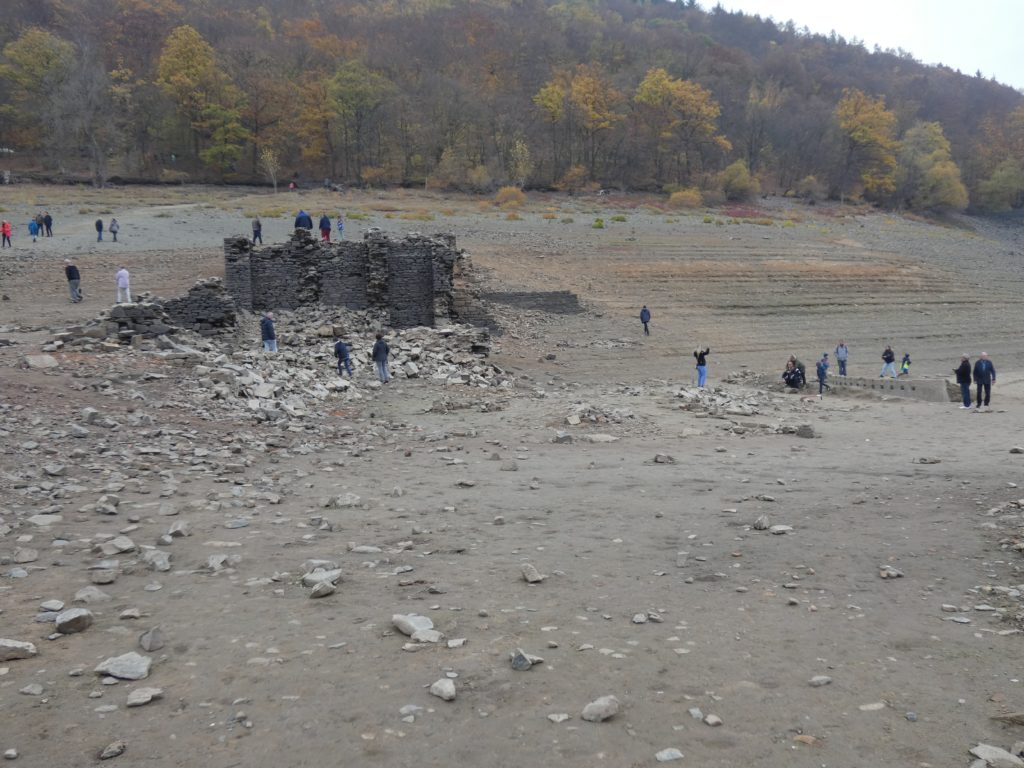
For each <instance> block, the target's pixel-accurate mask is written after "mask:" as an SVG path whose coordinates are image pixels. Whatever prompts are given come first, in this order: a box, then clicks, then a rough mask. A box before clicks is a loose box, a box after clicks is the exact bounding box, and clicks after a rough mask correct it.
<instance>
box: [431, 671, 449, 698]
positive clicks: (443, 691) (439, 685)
mask: <svg viewBox="0 0 1024 768" xmlns="http://www.w3.org/2000/svg"><path fill="white" fill-rule="evenodd" d="M430 692H431V693H432V694H433V695H434V696H437V698H439V699H444V700H445V701H454V699H455V682H454V681H452V680H449V679H448V678H447V677H442V678H441V679H440V680H438V681H437V682H435V683H434V684H433V685H431V686H430Z"/></svg>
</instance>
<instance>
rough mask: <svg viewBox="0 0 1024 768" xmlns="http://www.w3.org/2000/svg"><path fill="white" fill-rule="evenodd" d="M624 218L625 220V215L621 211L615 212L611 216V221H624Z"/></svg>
mask: <svg viewBox="0 0 1024 768" xmlns="http://www.w3.org/2000/svg"><path fill="white" fill-rule="evenodd" d="M625 220H626V217H625V216H623V215H622V214H621V213H617V214H615V215H614V216H612V221H625Z"/></svg>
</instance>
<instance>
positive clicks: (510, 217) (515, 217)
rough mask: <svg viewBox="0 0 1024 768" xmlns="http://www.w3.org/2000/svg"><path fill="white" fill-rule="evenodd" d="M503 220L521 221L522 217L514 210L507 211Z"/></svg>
mask: <svg viewBox="0 0 1024 768" xmlns="http://www.w3.org/2000/svg"><path fill="white" fill-rule="evenodd" d="M505 220H506V221H522V220H523V217H522V216H520V215H519V214H518V213H516V212H515V211H509V212H508V213H507V214H505Z"/></svg>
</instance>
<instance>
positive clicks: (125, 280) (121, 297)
mask: <svg viewBox="0 0 1024 768" xmlns="http://www.w3.org/2000/svg"><path fill="white" fill-rule="evenodd" d="M117 303H118V304H131V303H132V291H131V283H130V282H129V277H128V270H127V269H125V268H124V267H121V268H120V269H119V270H118V271H117Z"/></svg>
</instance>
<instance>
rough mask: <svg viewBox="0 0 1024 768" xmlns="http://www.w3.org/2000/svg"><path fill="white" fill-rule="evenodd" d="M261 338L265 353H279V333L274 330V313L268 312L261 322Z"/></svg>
mask: <svg viewBox="0 0 1024 768" xmlns="http://www.w3.org/2000/svg"><path fill="white" fill-rule="evenodd" d="M260 338H261V339H263V351H264V352H277V332H276V331H275V330H274V313H273V312H267V313H266V314H265V315H263V319H262V320H260Z"/></svg>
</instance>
